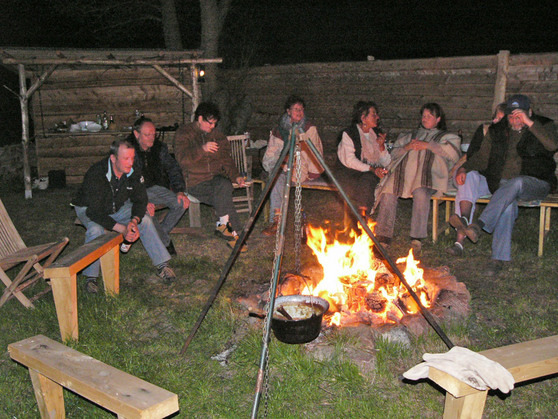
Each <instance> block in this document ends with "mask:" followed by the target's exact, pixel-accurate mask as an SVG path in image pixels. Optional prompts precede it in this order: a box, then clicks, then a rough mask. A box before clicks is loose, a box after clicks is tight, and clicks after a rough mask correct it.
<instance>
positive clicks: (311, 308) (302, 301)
mask: <svg viewBox="0 0 558 419" xmlns="http://www.w3.org/2000/svg"><path fill="white" fill-rule="evenodd" d="M328 309H329V303H328V302H327V301H326V300H324V299H323V298H320V297H311V296H309V295H286V296H282V297H277V299H276V300H275V310H274V311H273V318H272V319H271V328H272V329H273V333H274V334H275V337H276V338H277V339H279V340H280V341H281V342H284V343H307V342H311V341H313V340H314V339H316V338H317V337H318V335H319V334H320V330H321V327H322V317H323V315H324V313H325V312H326V311H327V310H328ZM283 310H284V311H283ZM281 311H283V312H285V311H286V312H287V313H288V315H290V316H291V317H292V320H289V319H287V318H286V317H285V315H284V314H281Z"/></svg>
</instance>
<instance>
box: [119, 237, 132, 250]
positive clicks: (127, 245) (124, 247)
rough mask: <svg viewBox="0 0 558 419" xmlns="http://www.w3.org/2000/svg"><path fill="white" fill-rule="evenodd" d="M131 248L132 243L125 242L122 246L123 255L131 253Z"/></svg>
mask: <svg viewBox="0 0 558 419" xmlns="http://www.w3.org/2000/svg"><path fill="white" fill-rule="evenodd" d="M131 247H132V243H130V242H129V241H126V240H124V241H123V242H122V243H121V244H120V252H121V253H128V252H129V251H130V248H131Z"/></svg>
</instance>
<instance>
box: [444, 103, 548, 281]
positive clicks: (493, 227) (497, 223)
mask: <svg viewBox="0 0 558 419" xmlns="http://www.w3.org/2000/svg"><path fill="white" fill-rule="evenodd" d="M506 115H507V117H506V118H503V119H502V120H501V121H500V122H498V123H496V124H493V125H491V126H490V127H489V129H488V131H487V133H486V134H485V135H482V136H476V137H475V139H474V141H473V142H472V143H471V145H470V146H469V150H468V152H467V161H466V162H465V164H464V165H463V166H462V167H460V168H459V169H458V171H457V174H456V183H457V184H458V185H459V186H458V188H459V190H460V191H461V194H460V196H461V195H463V194H464V192H466V191H469V195H470V197H469V199H467V198H466V197H465V196H463V197H462V198H461V200H464V201H469V202H474V201H475V197H476V196H479V194H480V195H485V194H489V193H492V197H491V198H490V202H489V203H488V205H487V206H486V208H485V209H484V211H483V213H482V214H481V216H480V217H479V219H478V221H477V222H473V223H470V224H469V221H470V220H469V219H467V218H466V215H467V214H463V213H459V214H460V215H457V214H454V215H452V217H451V218H450V222H451V224H452V226H454V227H455V228H456V229H457V231H458V234H462V235H465V236H467V237H468V238H469V239H470V240H471V241H472V242H473V243H476V242H477V240H478V239H479V236H480V232H481V229H484V230H485V231H486V232H488V233H493V234H494V237H493V239H492V261H493V263H492V266H491V267H490V272H488V273H489V274H497V273H498V272H499V271H501V270H502V268H503V267H504V263H505V262H509V261H510V260H511V236H512V230H513V226H514V223H515V219H516V218H517V212H518V207H517V201H519V200H523V201H531V200H540V199H544V198H545V197H546V195H547V194H548V193H549V192H550V191H551V190H552V189H553V188H555V187H556V176H555V174H554V173H555V170H556V163H555V162H554V158H553V155H554V153H555V151H556V150H557V149H558V137H557V135H556V130H555V127H554V122H553V121H552V120H551V119H548V118H545V117H542V116H538V115H535V114H534V113H533V111H532V110H531V103H530V101H529V98H527V97H526V96H524V95H514V96H512V97H510V98H509V99H508V101H507V107H506Z"/></svg>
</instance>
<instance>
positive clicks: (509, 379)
mask: <svg viewBox="0 0 558 419" xmlns="http://www.w3.org/2000/svg"><path fill="white" fill-rule="evenodd" d="M422 358H423V359H424V361H425V362H422V363H420V364H418V365H415V366H414V367H413V368H411V369H410V370H408V371H406V372H404V373H403V377H405V378H407V379H409V380H419V379H421V378H428V370H429V367H434V368H436V369H439V370H440V371H443V372H445V373H448V374H449V375H451V376H452V377H455V378H457V379H458V380H460V381H463V382H464V383H466V384H468V385H470V386H471V387H473V388H476V389H477V390H487V389H489V388H490V389H493V390H500V391H501V392H502V393H509V392H510V391H511V390H512V389H513V386H514V383H515V380H514V378H513V376H512V375H511V373H510V372H509V371H508V370H507V369H506V368H504V367H503V366H502V365H500V364H499V363H497V362H495V361H492V360H490V359H488V358H487V357H485V356H484V355H481V354H479V353H477V352H473V351H471V350H469V349H467V348H462V347H459V346H454V347H453V348H451V349H450V350H449V351H448V352H446V353H443V354H429V353H426V354H424V355H423V357H422Z"/></svg>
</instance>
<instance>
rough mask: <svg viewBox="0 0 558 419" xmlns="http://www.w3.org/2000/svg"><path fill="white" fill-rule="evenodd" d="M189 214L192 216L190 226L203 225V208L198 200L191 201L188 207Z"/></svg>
mask: <svg viewBox="0 0 558 419" xmlns="http://www.w3.org/2000/svg"><path fill="white" fill-rule="evenodd" d="M188 216H189V217H190V227H195V228H199V227H201V210H200V204H199V203H198V202H196V203H192V202H190V206H189V207H188Z"/></svg>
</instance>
